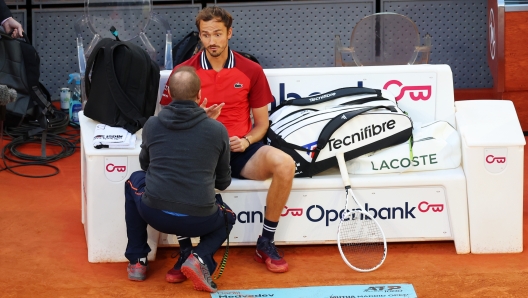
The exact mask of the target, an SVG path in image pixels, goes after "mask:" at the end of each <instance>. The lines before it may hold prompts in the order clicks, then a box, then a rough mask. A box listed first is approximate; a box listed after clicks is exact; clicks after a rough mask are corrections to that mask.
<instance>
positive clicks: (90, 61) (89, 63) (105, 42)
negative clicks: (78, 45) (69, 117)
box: [83, 38, 114, 98]
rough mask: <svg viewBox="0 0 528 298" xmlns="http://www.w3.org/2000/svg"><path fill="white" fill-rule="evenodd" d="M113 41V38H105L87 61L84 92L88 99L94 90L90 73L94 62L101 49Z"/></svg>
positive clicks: (96, 46)
mask: <svg viewBox="0 0 528 298" xmlns="http://www.w3.org/2000/svg"><path fill="white" fill-rule="evenodd" d="M113 41H114V40H113V39H111V38H103V39H102V40H101V41H100V42H98V43H97V44H96V45H95V47H94V49H93V50H92V54H91V55H90V56H89V57H88V61H86V70H85V76H84V90H83V91H84V92H85V94H86V98H88V96H90V90H91V89H92V82H91V81H90V72H91V71H92V68H93V66H94V62H95V60H96V59H97V56H98V55H99V51H100V50H101V48H103V47H106V46H108V45H109V44H111V43H112V42H113Z"/></svg>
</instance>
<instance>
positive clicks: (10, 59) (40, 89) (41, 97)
mask: <svg viewBox="0 0 528 298" xmlns="http://www.w3.org/2000/svg"><path fill="white" fill-rule="evenodd" d="M39 80H40V57H39V55H38V53H37V51H36V50H35V48H34V47H33V46H32V45H31V43H30V42H29V39H28V38H27V36H26V35H25V34H24V39H23V40H22V39H14V38H12V37H11V35H9V34H7V33H4V32H0V84H1V85H6V86H8V87H9V88H12V89H15V90H16V92H17V99H16V101H15V102H11V103H8V104H7V106H6V111H7V113H6V119H5V124H6V126H12V127H17V126H19V125H20V124H22V123H23V122H28V121H35V120H37V121H38V123H39V124H40V125H39V126H40V129H38V131H34V132H33V133H32V134H35V133H38V132H42V131H43V130H47V128H48V120H47V117H49V116H50V115H53V113H54V110H53V106H52V105H51V96H50V94H49V92H48V90H47V89H46V87H44V85H42V84H41V83H40V81H39Z"/></svg>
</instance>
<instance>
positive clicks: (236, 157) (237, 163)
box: [230, 141, 264, 179]
mask: <svg viewBox="0 0 528 298" xmlns="http://www.w3.org/2000/svg"><path fill="white" fill-rule="evenodd" d="M262 146H264V143H262V141H260V142H255V143H253V144H251V145H249V147H247V148H246V151H244V152H231V163H230V164H231V177H233V178H238V179H246V178H244V177H242V176H241V175H240V172H242V169H243V168H244V166H245V165H246V164H247V162H248V160H249V159H250V158H251V157H252V156H253V155H254V154H255V153H256V152H257V150H259V149H260V147H262Z"/></svg>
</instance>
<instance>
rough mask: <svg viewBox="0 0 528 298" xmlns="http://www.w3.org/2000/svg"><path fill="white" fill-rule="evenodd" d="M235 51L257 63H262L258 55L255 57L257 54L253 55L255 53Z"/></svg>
mask: <svg viewBox="0 0 528 298" xmlns="http://www.w3.org/2000/svg"><path fill="white" fill-rule="evenodd" d="M235 52H237V53H239V54H240V55H242V56H244V57H246V58H248V59H249V60H251V61H253V62H255V63H257V64H259V65H260V62H259V61H258V60H257V57H255V56H253V55H251V54H249V53H244V52H239V51H235Z"/></svg>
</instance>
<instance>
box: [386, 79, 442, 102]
mask: <svg viewBox="0 0 528 298" xmlns="http://www.w3.org/2000/svg"><path fill="white" fill-rule="evenodd" d="M392 85H396V86H398V87H400V88H401V89H400V94H398V96H396V101H398V100H400V99H402V98H403V96H404V95H405V93H408V94H409V96H410V97H411V99H412V100H414V101H418V100H423V101H426V100H429V99H430V98H431V95H432V92H431V91H432V90H431V89H432V88H431V86H430V85H428V86H404V87H402V86H403V84H402V82H400V81H398V80H390V81H388V82H387V83H385V85H383V89H384V90H389V87H390V86H392Z"/></svg>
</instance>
